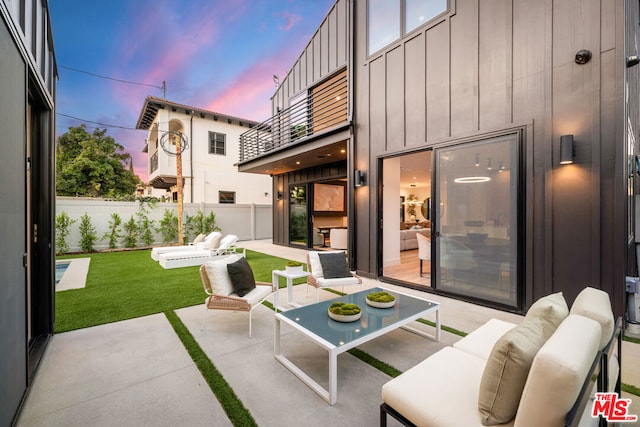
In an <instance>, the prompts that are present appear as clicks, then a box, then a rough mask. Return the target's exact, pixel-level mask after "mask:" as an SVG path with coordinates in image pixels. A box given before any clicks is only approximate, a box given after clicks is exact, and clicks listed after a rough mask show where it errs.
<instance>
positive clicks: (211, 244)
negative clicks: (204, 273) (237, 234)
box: [209, 234, 222, 251]
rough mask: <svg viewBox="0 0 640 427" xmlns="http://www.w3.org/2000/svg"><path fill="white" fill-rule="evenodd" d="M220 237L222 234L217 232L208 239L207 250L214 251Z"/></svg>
mask: <svg viewBox="0 0 640 427" xmlns="http://www.w3.org/2000/svg"><path fill="white" fill-rule="evenodd" d="M221 239H222V234H218V235H217V236H214V237H212V238H211V240H210V241H209V250H210V251H215V250H216V249H218V246H219V245H220V240H221Z"/></svg>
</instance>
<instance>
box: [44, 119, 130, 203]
mask: <svg viewBox="0 0 640 427" xmlns="http://www.w3.org/2000/svg"><path fill="white" fill-rule="evenodd" d="M130 165H131V156H130V155H129V154H128V153H126V152H125V151H124V147H123V146H122V145H121V144H118V143H117V142H116V141H115V140H114V139H113V138H112V137H110V136H108V135H107V130H106V129H96V130H94V131H93V133H92V134H89V133H88V132H87V130H86V128H85V125H80V126H78V127H73V126H72V127H70V128H69V130H68V131H67V132H65V133H64V134H62V135H61V136H60V137H59V138H58V144H57V146H56V194H57V195H58V196H89V197H119V196H124V195H129V194H133V193H134V192H135V190H136V184H138V183H139V182H140V178H138V177H137V176H136V175H135V174H134V173H133V171H132V170H131V169H130V167H129V168H127V167H126V166H130Z"/></svg>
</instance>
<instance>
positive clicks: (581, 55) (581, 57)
mask: <svg viewBox="0 0 640 427" xmlns="http://www.w3.org/2000/svg"><path fill="white" fill-rule="evenodd" d="M590 60H591V51H590V50H587V49H582V50H579V51H578V52H576V57H575V61H576V64H579V65H584V64H586V63H587V62H589V61H590Z"/></svg>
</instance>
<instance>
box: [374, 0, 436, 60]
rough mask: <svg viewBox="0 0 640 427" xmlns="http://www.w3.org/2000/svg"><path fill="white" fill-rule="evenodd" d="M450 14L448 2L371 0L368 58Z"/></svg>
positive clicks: (431, 0) (432, 0) (433, 0)
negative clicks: (431, 21) (423, 26)
mask: <svg viewBox="0 0 640 427" xmlns="http://www.w3.org/2000/svg"><path fill="white" fill-rule="evenodd" d="M446 10H447V0H369V28H368V30H369V55H371V54H372V53H374V52H376V51H378V50H380V49H382V48H383V47H385V46H387V45H388V44H390V43H392V42H394V41H396V40H398V39H399V38H400V37H401V36H403V35H405V34H407V33H410V32H411V31H413V30H415V29H416V28H418V27H419V26H421V25H422V24H425V23H427V22H429V21H430V20H432V19H433V18H435V17H436V16H438V15H441V14H442V13H443V12H445V11H446Z"/></svg>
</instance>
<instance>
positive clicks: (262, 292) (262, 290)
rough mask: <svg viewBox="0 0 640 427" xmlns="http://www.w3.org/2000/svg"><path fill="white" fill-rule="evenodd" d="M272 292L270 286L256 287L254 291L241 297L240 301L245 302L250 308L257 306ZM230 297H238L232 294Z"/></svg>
mask: <svg viewBox="0 0 640 427" xmlns="http://www.w3.org/2000/svg"><path fill="white" fill-rule="evenodd" d="M271 292H272V289H271V286H264V285H258V286H256V287H255V288H254V289H252V290H251V292H249V293H248V294H246V295H245V296H243V297H242V299H245V300H247V302H248V303H249V304H251V306H254V305H256V304H259V303H260V301H262V300H263V299H264V298H265V297H266V296H267V295H269V294H270V293H271ZM231 296H234V297H237V296H238V295H237V294H236V293H235V292H234V293H232V294H231Z"/></svg>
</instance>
